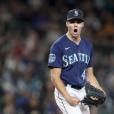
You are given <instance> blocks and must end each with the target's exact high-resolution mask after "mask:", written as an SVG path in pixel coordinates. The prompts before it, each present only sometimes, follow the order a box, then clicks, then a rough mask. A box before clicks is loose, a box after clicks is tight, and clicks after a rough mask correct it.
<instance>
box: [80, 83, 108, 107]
mask: <svg viewBox="0 0 114 114" xmlns="http://www.w3.org/2000/svg"><path fill="white" fill-rule="evenodd" d="M85 90H86V96H85V98H84V99H83V100H82V103H84V104H85V105H89V106H98V105H100V104H103V103H104V102H105V99H106V95H105V94H104V92H103V91H102V90H100V89H97V88H95V87H94V86H92V85H91V84H89V83H87V84H86V85H85Z"/></svg>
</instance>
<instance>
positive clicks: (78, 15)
mask: <svg viewBox="0 0 114 114" xmlns="http://www.w3.org/2000/svg"><path fill="white" fill-rule="evenodd" d="M71 19H80V20H82V21H84V20H85V17H84V13H83V11H82V10H80V9H73V10H69V11H68V14H67V21H69V20H71Z"/></svg>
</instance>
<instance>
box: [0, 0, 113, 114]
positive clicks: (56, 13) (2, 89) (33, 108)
mask: <svg viewBox="0 0 114 114" xmlns="http://www.w3.org/2000/svg"><path fill="white" fill-rule="evenodd" d="M72 8H80V9H82V10H84V12H85V15H86V23H85V28H84V31H83V34H82V35H84V36H87V37H88V38H89V39H90V40H91V41H92V42H93V44H94V69H95V70H94V73H95V75H96V77H97V79H98V80H99V82H100V84H101V86H102V87H103V88H104V90H105V91H106V94H107V100H106V102H105V104H104V105H102V106H99V107H98V108H96V107H92V109H91V110H92V114H112V113H113V112H114V108H113V105H114V2H113V0H0V114H61V112H60V110H58V107H57V106H56V104H55V101H54V98H53V89H54V87H53V84H52V83H51V81H50V74H49V69H48V68H47V60H48V53H49V47H50V45H51V44H52V42H53V41H55V40H56V39H57V38H58V37H59V36H61V35H62V34H64V33H65V32H66V27H65V21H66V14H67V11H68V10H69V9H72Z"/></svg>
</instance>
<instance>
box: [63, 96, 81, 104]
mask: <svg viewBox="0 0 114 114" xmlns="http://www.w3.org/2000/svg"><path fill="white" fill-rule="evenodd" d="M65 99H66V101H67V102H68V103H69V104H70V105H71V106H75V105H78V104H79V103H80V100H79V99H78V98H76V97H73V96H70V95H68V96H66V98H65Z"/></svg>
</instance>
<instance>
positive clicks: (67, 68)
mask: <svg viewBox="0 0 114 114" xmlns="http://www.w3.org/2000/svg"><path fill="white" fill-rule="evenodd" d="M84 22H85V17H84V13H83V11H82V10H80V9H73V10H69V11H68V14H67V19H66V27H67V28H68V31H67V33H66V34H64V35H63V36H61V37H60V38H58V39H57V40H56V41H55V42H54V43H53V44H52V46H51V48H50V54H49V60H48V67H49V68H50V73H51V80H52V82H53V84H54V86H55V91H54V94H55V100H56V103H57V105H58V107H59V108H60V110H61V111H62V112H63V114H90V111H89V107H88V106H87V105H84V104H83V103H81V100H83V99H84V96H85V95H86V92H85V88H84V86H85V84H86V82H88V81H89V82H90V83H91V84H92V85H94V86H95V87H97V88H99V89H101V90H102V88H101V86H100V85H99V83H98V81H97V80H96V78H95V76H94V74H93V68H92V56H93V46H92V44H91V42H90V41H88V40H87V39H86V38H83V37H82V36H81V31H82V28H83V27H84Z"/></svg>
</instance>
